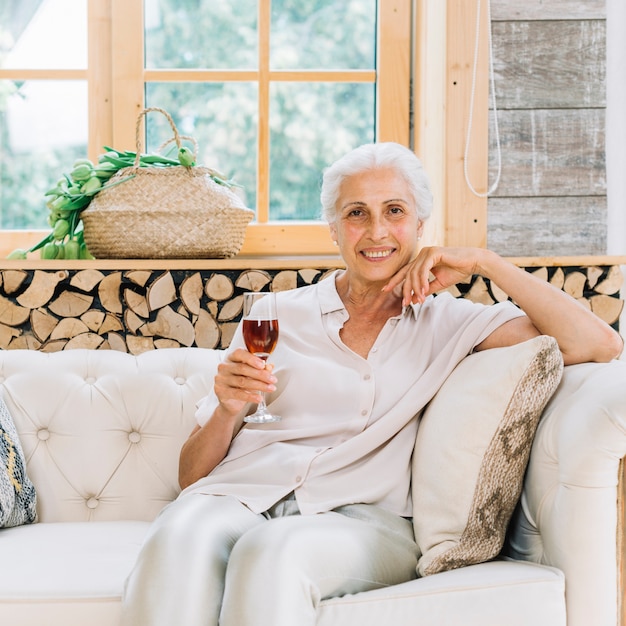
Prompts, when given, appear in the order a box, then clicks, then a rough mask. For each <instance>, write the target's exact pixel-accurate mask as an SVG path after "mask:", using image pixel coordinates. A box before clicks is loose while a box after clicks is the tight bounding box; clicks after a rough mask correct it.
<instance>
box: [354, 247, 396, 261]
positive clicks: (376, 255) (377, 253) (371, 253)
mask: <svg viewBox="0 0 626 626" xmlns="http://www.w3.org/2000/svg"><path fill="white" fill-rule="evenodd" d="M393 252H394V249H393V248H389V249H387V250H361V254H362V255H363V256H364V257H366V258H368V259H384V258H386V257H388V256H391V255H392V254H393Z"/></svg>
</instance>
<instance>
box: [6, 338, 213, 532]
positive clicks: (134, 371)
mask: <svg viewBox="0 0 626 626" xmlns="http://www.w3.org/2000/svg"><path fill="white" fill-rule="evenodd" d="M219 359H220V352H219V351H215V350H209V349H202V348H193V349H190V348H173V349H162V350H151V351H148V352H145V353H143V354H141V355H138V356H133V355H130V354H127V353H125V352H119V351H114V350H97V351H96V350H83V349H80V350H67V351H63V352H57V353H53V354H46V353H43V352H38V351H35V350H8V351H4V350H3V351H0V385H1V386H2V388H3V390H2V391H3V397H4V399H5V402H6V404H7V407H8V408H9V411H10V413H11V415H12V417H13V420H14V422H15V425H16V428H17V431H18V434H19V437H20V442H21V444H22V447H23V449H24V454H25V457H26V460H27V472H28V475H29V477H30V478H31V480H32V481H33V483H34V485H35V488H36V491H37V499H38V514H39V519H40V521H45V522H60V521H106V520H117V519H135V520H151V519H153V518H154V517H155V516H156V515H157V513H158V512H159V511H160V510H161V509H162V508H163V506H164V505H165V504H167V503H168V502H170V501H171V500H173V499H174V498H175V497H176V496H177V494H178V493H179V487H178V455H179V452H180V447H181V445H182V443H183V441H184V440H185V439H186V438H187V437H188V435H189V433H190V432H191V430H192V428H193V426H194V424H195V420H194V413H195V405H196V402H198V400H200V398H202V397H203V396H205V395H206V394H207V393H209V391H210V390H211V388H212V385H213V377H214V375H215V371H216V367H217V363H218V361H219Z"/></svg>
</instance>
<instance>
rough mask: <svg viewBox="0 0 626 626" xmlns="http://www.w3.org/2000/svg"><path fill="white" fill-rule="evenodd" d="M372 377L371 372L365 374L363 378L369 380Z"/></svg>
mask: <svg viewBox="0 0 626 626" xmlns="http://www.w3.org/2000/svg"><path fill="white" fill-rule="evenodd" d="M370 378H371V376H370V375H369V374H365V376H363V380H369V379H370Z"/></svg>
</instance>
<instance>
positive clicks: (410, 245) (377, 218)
mask: <svg viewBox="0 0 626 626" xmlns="http://www.w3.org/2000/svg"><path fill="white" fill-rule="evenodd" d="M422 227H423V226H422V223H421V222H420V221H419V219H418V217H417V211H416V207H415V204H414V201H413V196H412V195H411V193H410V191H409V186H408V185H407V183H406V181H405V180H404V178H403V177H402V176H401V175H400V174H398V173H397V172H396V171H395V170H393V169H392V168H385V169H375V170H370V171H366V172H361V173H359V174H354V175H353V176H350V177H348V178H346V179H345V180H344V182H343V183H342V185H341V192H340V194H339V202H338V204H337V219H336V221H335V222H334V223H332V224H331V225H330V231H331V236H332V237H333V239H334V240H335V241H337V243H338V245H339V250H340V252H341V256H342V257H343V260H344V261H345V263H346V267H347V268H348V270H349V271H350V272H351V273H352V278H358V279H360V280H361V281H365V282H386V281H387V280H388V279H389V278H391V277H392V276H393V275H394V274H395V273H396V272H397V271H398V270H399V269H400V268H401V267H403V266H404V265H406V264H407V263H408V262H409V261H410V260H411V259H412V258H413V257H414V255H415V254H416V252H417V242H418V238H419V235H420V234H421V231H422Z"/></svg>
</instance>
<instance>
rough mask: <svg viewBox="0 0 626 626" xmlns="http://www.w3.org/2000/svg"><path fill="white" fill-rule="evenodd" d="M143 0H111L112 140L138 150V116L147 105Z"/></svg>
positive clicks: (120, 146)
mask: <svg viewBox="0 0 626 626" xmlns="http://www.w3.org/2000/svg"><path fill="white" fill-rule="evenodd" d="M143 32H144V31H143V2H128V0H111V50H112V54H111V57H112V66H111V71H112V79H111V83H112V94H113V96H112V97H113V101H112V111H113V119H114V120H115V124H114V126H113V138H112V144H113V146H114V147H115V148H116V149H117V150H135V146H136V142H135V127H136V124H137V117H138V116H139V113H141V111H142V110H143V108H144V79H143V72H144V37H143Z"/></svg>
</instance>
